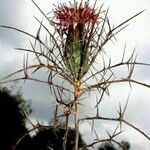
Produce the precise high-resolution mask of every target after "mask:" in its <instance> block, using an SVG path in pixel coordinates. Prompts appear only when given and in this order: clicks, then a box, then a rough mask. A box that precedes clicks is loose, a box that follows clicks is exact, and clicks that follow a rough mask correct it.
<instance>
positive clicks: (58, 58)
mask: <svg viewBox="0 0 150 150" xmlns="http://www.w3.org/2000/svg"><path fill="white" fill-rule="evenodd" d="M31 1H32V2H33V4H34V5H35V6H36V7H37V8H38V10H39V11H40V12H41V13H42V14H43V16H44V17H45V19H46V20H47V21H48V23H49V26H48V27H47V26H46V25H44V23H43V21H40V20H39V19H38V18H35V19H36V20H37V22H38V23H39V29H38V31H37V35H36V36H34V35H32V34H30V33H28V32H26V31H23V30H20V29H17V28H15V27H10V26H1V27H4V28H7V29H13V30H16V31H19V32H21V33H23V34H25V35H27V36H29V37H30V38H33V39H34V41H30V45H31V49H26V48H17V49H18V50H23V51H26V52H27V57H26V58H25V59H24V63H23V68H22V69H20V70H18V71H16V72H14V73H12V74H10V75H8V76H7V77H6V78H4V79H3V81H2V82H1V83H7V82H12V81H16V80H25V81H26V80H31V81H36V82H42V83H45V84H47V85H48V86H49V87H50V91H51V94H52V97H53V98H52V99H51V100H52V101H53V102H54V107H55V114H54V118H52V120H53V123H52V126H53V127H54V128H57V127H58V126H59V122H60V121H61V120H62V121H63V122H64V123H65V126H64V128H65V135H64V142H63V148H62V149H63V150H65V149H66V143H67V136H68V127H69V126H70V125H71V124H72V123H71V121H70V120H72V119H74V121H73V127H74V129H75V141H74V150H78V149H87V148H90V147H92V148H94V146H95V145H96V144H97V143H101V142H105V141H110V142H114V143H117V144H118V145H119V146H122V145H121V143H119V142H118V141H116V140H115V137H116V136H118V135H120V134H122V128H121V127H122V123H124V124H126V125H128V126H130V127H132V128H133V129H135V130H137V131H138V132H140V133H141V134H142V135H143V136H145V137H146V138H147V139H149V140H150V137H149V136H148V135H146V134H145V133H144V132H143V131H142V130H140V129H138V128H137V127H135V126H134V125H132V124H131V123H129V122H128V121H126V120H124V114H125V111H126V108H127V103H128V101H127V103H126V105H125V107H124V108H122V107H121V105H119V109H118V116H117V117H116V118H111V117H110V118H108V117H104V116H101V115H99V109H100V107H99V105H100V104H101V102H102V101H103V98H104V96H105V95H109V87H110V85H113V84H114V83H125V82H127V83H129V84H130V86H131V85H132V83H134V84H138V85H141V86H144V87H147V88H150V85H148V84H145V83H142V82H140V81H137V80H134V79H133V78H132V74H133V70H134V68H135V66H137V65H145V66H149V64H146V63H143V62H138V61H137V60H136V56H134V52H133V53H132V55H131V57H130V58H129V59H127V60H125V50H124V52H123V56H122V59H121V61H120V62H118V63H116V64H112V62H111V59H109V62H108V63H107V62H106V60H105V57H104V55H105V53H106V51H105V48H104V46H105V45H106V44H107V43H108V42H109V41H115V40H116V38H115V36H116V34H118V33H119V32H120V31H122V30H123V29H124V28H126V27H127V26H128V22H129V21H131V20H132V19H133V18H135V17H137V16H138V15H140V14H141V13H143V11H141V12H139V13H137V14H135V15H133V16H132V17H130V18H129V19H127V20H125V21H124V22H122V23H120V24H118V25H116V26H112V25H111V23H110V21H109V17H108V9H107V10H103V5H101V6H100V7H99V8H98V7H97V5H96V3H97V2H96V1H95V3H94V4H93V5H90V4H89V1H85V2H84V1H82V0H81V2H77V1H74V2H73V3H71V2H70V3H69V4H67V3H63V4H59V5H58V6H55V8H54V10H53V12H52V13H51V14H48V15H46V14H45V13H44V12H43V11H42V10H41V8H40V7H39V6H38V5H37V4H36V3H35V2H34V1H33V0H31ZM50 15H51V16H50ZM52 28H53V30H51V29H52ZM41 30H42V31H44V32H45V37H44V38H43V36H41ZM30 53H32V54H34V55H35V59H34V63H33V64H28V59H29V54H30ZM99 62H100V65H98V64H99ZM121 66H122V67H128V73H127V75H126V76H125V77H122V78H118V77H117V76H116V75H115V71H114V70H115V69H117V68H118V67H121ZM40 70H42V71H44V70H45V71H46V73H47V78H46V79H41V78H40V76H37V77H35V76H34V74H36V73H37V72H38V71H40ZM22 72H23V73H24V76H21V77H18V76H16V78H15V79H11V77H13V76H15V75H17V74H20V73H22ZM91 81H92V82H91ZM90 93H96V94H95V97H97V98H96V105H95V107H94V108H95V114H94V115H93V116H83V115H81V113H80V110H81V109H80V106H82V105H83V103H82V102H83V100H84V99H85V98H86V99H87V95H88V94H90ZM82 107H85V106H84V105H83V106H82ZM90 120H92V122H94V121H95V120H105V121H114V122H118V126H117V127H116V128H115V130H114V132H113V133H112V134H111V133H108V138H106V139H101V138H99V136H98V135H97V133H96V132H95V130H94V128H95V126H94V123H93V124H92V125H91V128H92V129H93V132H94V133H95V136H96V140H95V139H91V143H90V144H88V145H86V146H84V147H80V148H79V147H78V141H79V127H80V124H81V122H83V121H90ZM40 127H41V126H35V125H33V129H36V128H40ZM119 127H120V128H119ZM16 146H17V144H16ZM16 146H15V147H16ZM122 147H123V146H122ZM14 149H15V148H14Z"/></svg>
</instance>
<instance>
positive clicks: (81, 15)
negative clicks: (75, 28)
mask: <svg viewBox="0 0 150 150" xmlns="http://www.w3.org/2000/svg"><path fill="white" fill-rule="evenodd" d="M55 16H56V19H57V20H58V25H60V26H61V27H62V28H68V27H69V26H70V25H76V24H78V23H79V24H81V25H84V24H86V23H90V22H91V23H93V24H94V23H95V22H96V21H97V19H98V15H97V14H96V13H95V10H94V9H92V8H90V7H89V6H88V5H87V4H86V5H85V6H82V3H80V5H79V6H78V5H77V4H76V5H74V6H71V7H68V6H66V5H61V7H58V8H57V10H56V11H55Z"/></svg>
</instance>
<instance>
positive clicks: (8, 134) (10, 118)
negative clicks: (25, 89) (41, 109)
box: [0, 88, 30, 150]
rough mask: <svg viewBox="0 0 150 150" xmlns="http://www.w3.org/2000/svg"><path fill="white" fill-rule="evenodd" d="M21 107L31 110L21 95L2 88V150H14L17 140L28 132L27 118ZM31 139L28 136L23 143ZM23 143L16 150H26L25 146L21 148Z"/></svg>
mask: <svg viewBox="0 0 150 150" xmlns="http://www.w3.org/2000/svg"><path fill="white" fill-rule="evenodd" d="M21 107H23V108H24V109H25V110H26V111H27V112H29V111H28V110H30V109H28V108H29V107H28V106H27V105H26V102H25V101H24V99H23V98H22V96H21V94H20V93H17V94H16V95H12V94H11V91H10V90H8V89H7V88H0V119H1V120H0V121H1V123H0V149H1V148H3V149H5V150H12V148H13V146H14V144H15V143H16V142H17V140H18V139H19V138H20V137H22V135H23V134H25V133H26V132H27V128H26V127H25V119H26V116H25V114H24V113H23V111H22V109H21ZM29 139H30V137H29V136H27V137H26V138H25V140H24V141H23V143H24V144H25V143H26V142H27V141H29ZM25 141H26V142H25ZM23 143H20V144H19V145H18V148H17V149H16V150H24V149H26V147H25V145H24V146H21V145H23Z"/></svg>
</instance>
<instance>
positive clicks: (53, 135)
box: [30, 127, 85, 150]
mask: <svg viewBox="0 0 150 150" xmlns="http://www.w3.org/2000/svg"><path fill="white" fill-rule="evenodd" d="M65 132H66V131H65V129H64V128H62V127H56V128H53V127H47V128H42V129H40V130H39V131H38V132H37V134H36V135H35V136H33V138H32V142H31V145H32V146H31V147H32V149H35V150H49V149H53V150H61V149H62V147H63V139H64V135H65ZM67 139H68V140H67V144H66V150H73V147H74V144H75V143H74V139H75V130H74V129H71V128H69V129H68V136H67ZM82 146H85V142H84V141H83V139H82V137H81V135H80V137H79V147H82ZM31 147H30V148H31Z"/></svg>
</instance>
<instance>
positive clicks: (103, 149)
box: [98, 140, 130, 150]
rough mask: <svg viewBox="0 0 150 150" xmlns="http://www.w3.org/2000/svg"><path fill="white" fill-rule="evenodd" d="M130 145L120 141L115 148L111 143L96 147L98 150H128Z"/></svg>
mask: <svg viewBox="0 0 150 150" xmlns="http://www.w3.org/2000/svg"><path fill="white" fill-rule="evenodd" d="M129 149H130V143H129V142H127V141H124V140H123V141H121V142H120V145H118V146H116V145H115V144H113V143H109V142H105V143H103V144H101V145H100V146H99V147H98V150H129Z"/></svg>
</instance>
